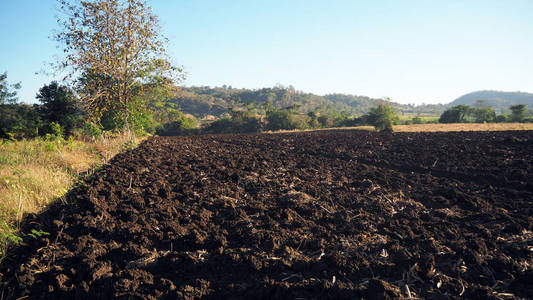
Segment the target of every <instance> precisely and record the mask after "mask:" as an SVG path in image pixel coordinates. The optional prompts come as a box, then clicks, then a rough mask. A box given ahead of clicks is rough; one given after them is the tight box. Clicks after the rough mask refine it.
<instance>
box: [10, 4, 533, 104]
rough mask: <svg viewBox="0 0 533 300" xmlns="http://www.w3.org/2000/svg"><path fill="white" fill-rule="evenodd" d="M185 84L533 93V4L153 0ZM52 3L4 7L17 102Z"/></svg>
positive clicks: (449, 94)
mask: <svg viewBox="0 0 533 300" xmlns="http://www.w3.org/2000/svg"><path fill="white" fill-rule="evenodd" d="M149 3H150V4H151V5H152V7H153V9H154V12H155V13H156V14H157V15H159V17H160V19H161V24H162V26H163V30H164V33H165V35H166V36H167V37H168V38H169V39H170V45H169V53H170V55H171V56H172V57H173V60H174V62H175V63H176V64H179V65H183V66H184V67H185V70H186V72H187V79H186V80H185V81H184V82H183V84H184V85H188V86H190V85H210V86H221V85H223V84H226V85H231V86H233V87H245V88H261V87H268V86H273V85H275V84H277V83H280V84H283V85H293V86H294V87H295V88H296V89H298V90H302V91H306V92H313V93H317V94H326V93H334V92H339V93H350V94H356V95H366V96H371V97H390V98H391V99H392V100H394V101H399V102H402V103H417V104H420V103H422V102H425V103H447V102H450V101H452V100H454V99H455V98H456V97H459V96H461V95H462V94H465V93H468V92H471V91H475V90H481V89H494V90H505V91H524V92H533V72H531V70H533V38H532V37H533V1H529V0H523V1H520V0H507V1H488V0H485V1H475V0H468V1H464V0H462V1H459V0H457V1H455V0H447V1H429V0H428V1H409V0H405V1H336V0H330V1H312V0H307V1H296V0H284V1H277V0H264V1H254V0H247V1H230V0H227V1H221V0H218V1H215V0H202V1H197V0H172V1H171V0H151V1H149ZM55 6H56V5H55V1H53V0H2V9H1V10H0V28H2V47H0V72H3V71H7V72H8V80H9V81H10V82H18V81H20V82H21V83H22V90H21V91H20V92H19V94H20V100H21V101H24V102H34V101H35V94H36V93H37V91H38V89H39V88H40V87H41V86H42V85H44V84H45V83H48V82H50V81H51V80H53V79H54V77H52V76H45V75H42V74H41V75H36V74H35V72H37V71H41V70H43V69H46V62H52V61H53V60H54V55H57V54H58V53H60V49H59V48H57V46H58V45H57V44H56V43H55V42H53V41H51V40H50V39H49V38H48V37H49V36H50V35H51V34H52V30H54V28H56V25H55V24H56V22H55V15H56V14H57V11H56V10H55Z"/></svg>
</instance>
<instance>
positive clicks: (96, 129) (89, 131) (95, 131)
mask: <svg viewBox="0 0 533 300" xmlns="http://www.w3.org/2000/svg"><path fill="white" fill-rule="evenodd" d="M81 132H82V134H83V135H85V136H88V137H92V138H95V139H97V138H99V137H100V136H102V132H103V129H102V126H100V125H98V124H96V123H94V122H90V121H87V122H85V123H84V124H83V126H82V127H81Z"/></svg>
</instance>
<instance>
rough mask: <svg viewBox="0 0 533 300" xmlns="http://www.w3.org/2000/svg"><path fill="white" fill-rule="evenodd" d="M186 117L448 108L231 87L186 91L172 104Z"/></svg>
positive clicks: (427, 111) (408, 111)
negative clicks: (252, 111)
mask: <svg viewBox="0 0 533 300" xmlns="http://www.w3.org/2000/svg"><path fill="white" fill-rule="evenodd" d="M170 102H171V103H174V104H176V105H177V106H178V107H179V109H180V110H181V111H182V112H183V113H186V114H192V115H194V116H195V117H198V118H205V117H208V116H214V117H219V116H221V115H223V114H225V113H227V112H228V111H229V109H230V108H236V107H246V106H248V107H249V106H253V107H255V108H257V109H259V110H261V109H265V108H266V107H273V108H277V109H282V108H286V107H294V108H295V110H296V111H297V112H299V113H303V114H306V113H309V112H317V113H322V114H332V113H340V112H344V113H346V114H349V115H356V116H358V115H362V114H365V113H368V112H369V111H370V109H371V108H372V107H375V106H377V105H379V104H382V103H385V102H388V103H390V105H391V107H392V108H393V109H394V110H396V111H398V112H399V113H400V114H408V115H440V114H441V113H442V112H443V111H444V110H445V109H446V106H445V105H441V104H430V105H418V106H415V105H410V104H400V103H396V102H391V101H386V100H382V99H375V98H370V97H366V96H356V95H347V94H328V95H324V96H320V95H315V94H312V93H306V92H302V91H298V90H295V89H294V87H292V86H289V87H285V86H281V85H278V86H275V87H271V88H262V89H254V90H252V89H237V88H232V87H231V86H225V85H224V86H222V87H184V88H181V90H180V91H179V92H178V94H177V96H176V97H175V98H174V99H172V100H170Z"/></svg>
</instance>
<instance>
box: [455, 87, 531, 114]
mask: <svg viewBox="0 0 533 300" xmlns="http://www.w3.org/2000/svg"><path fill="white" fill-rule="evenodd" d="M478 101H480V102H478ZM459 104H466V105H469V106H472V107H474V106H476V104H477V105H482V106H492V107H493V108H494V110H496V111H500V112H501V111H502V110H503V109H507V108H509V106H511V105H515V104H527V106H528V107H529V108H530V109H531V108H533V94H530V93H523V92H500V91H477V92H472V93H469V94H466V95H463V96H461V97H459V98H457V99H455V100H454V101H452V102H451V103H450V104H449V106H456V105H459Z"/></svg>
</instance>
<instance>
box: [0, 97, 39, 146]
mask: <svg viewBox="0 0 533 300" xmlns="http://www.w3.org/2000/svg"><path fill="white" fill-rule="evenodd" d="M37 107H38V106H36V105H27V104H0V128H1V129H2V131H3V132H4V134H5V135H7V136H12V137H14V138H17V139H21V138H31V137H36V136H38V135H39V127H41V126H42V122H41V116H40V114H39V111H38V109H37Z"/></svg>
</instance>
